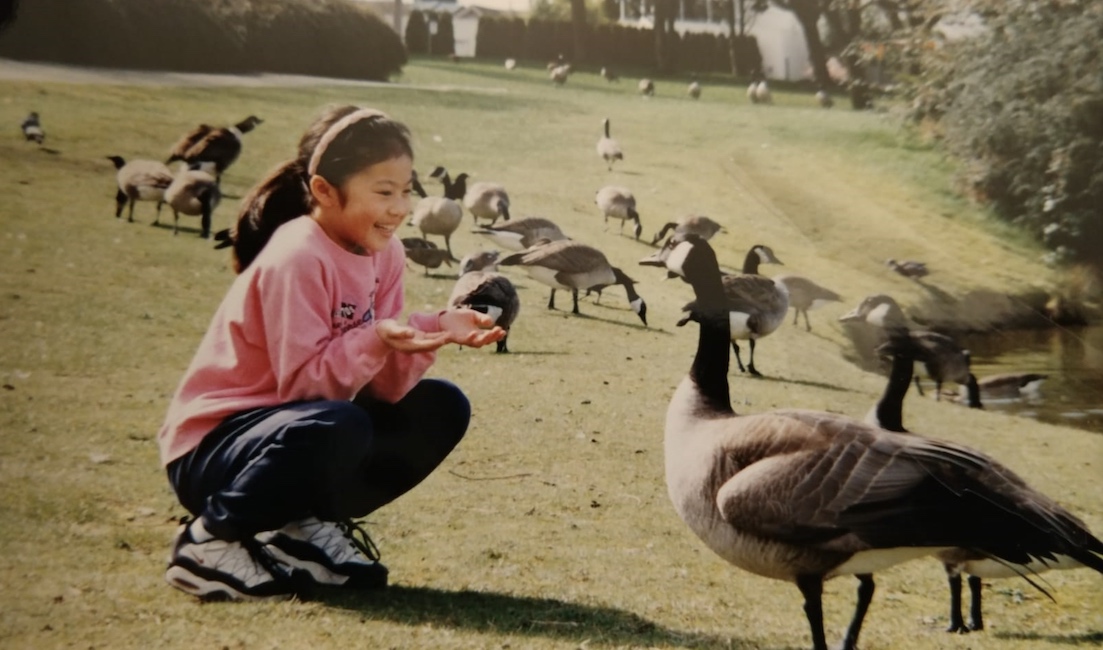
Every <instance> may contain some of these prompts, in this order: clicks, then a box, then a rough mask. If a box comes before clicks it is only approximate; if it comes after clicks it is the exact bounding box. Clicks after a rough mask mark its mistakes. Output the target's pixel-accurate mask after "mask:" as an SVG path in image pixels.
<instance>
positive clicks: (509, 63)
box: [506, 59, 517, 70]
mask: <svg viewBox="0 0 1103 650" xmlns="http://www.w3.org/2000/svg"><path fill="white" fill-rule="evenodd" d="M516 68H517V59H506V70H515V69H516Z"/></svg>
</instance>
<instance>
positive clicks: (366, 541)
mask: <svg viewBox="0 0 1103 650" xmlns="http://www.w3.org/2000/svg"><path fill="white" fill-rule="evenodd" d="M336 524H337V527H338V528H340V529H341V532H342V533H344V534H345V537H347V538H348V539H349V541H350V542H352V545H353V546H355V547H356V550H358V551H360V552H361V553H363V554H364V555H365V556H366V557H367V558H368V559H369V560H371V561H372V562H378V561H379V558H380V554H379V547H378V546H376V545H375V542H373V541H372V538H371V537H370V536H368V531H366V530H364V528H363V526H362V525H361V523H360V522H358V521H353V520H351V519H346V520H345V521H338V522H336Z"/></svg>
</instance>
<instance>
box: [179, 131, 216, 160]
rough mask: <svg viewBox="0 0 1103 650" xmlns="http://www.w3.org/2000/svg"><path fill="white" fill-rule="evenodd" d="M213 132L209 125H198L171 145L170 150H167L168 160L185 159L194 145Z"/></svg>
mask: <svg viewBox="0 0 1103 650" xmlns="http://www.w3.org/2000/svg"><path fill="white" fill-rule="evenodd" d="M213 130H214V127H213V126H211V125H209V124H200V125H199V126H197V127H195V128H194V129H192V130H191V131H188V132H187V133H185V134H184V135H183V136H182V137H181V138H180V139H179V140H177V141H176V144H174V145H172V149H170V150H169V156H170V159H174V160H184V159H185V158H187V154H188V150H189V149H191V148H192V147H194V146H195V145H196V143H198V142H199V141H200V140H202V139H203V138H204V137H206V136H207V134H208V133H210V132H211V131H213Z"/></svg>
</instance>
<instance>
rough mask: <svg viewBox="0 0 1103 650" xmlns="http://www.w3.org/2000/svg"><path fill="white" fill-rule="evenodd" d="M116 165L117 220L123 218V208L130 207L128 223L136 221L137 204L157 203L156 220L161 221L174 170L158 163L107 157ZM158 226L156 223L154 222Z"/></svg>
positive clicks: (127, 217)
mask: <svg viewBox="0 0 1103 650" xmlns="http://www.w3.org/2000/svg"><path fill="white" fill-rule="evenodd" d="M107 159H108V160H110V161H111V162H112V163H114V165H115V169H116V170H118V171H116V172H115V183H116V185H117V186H118V189H117V190H115V218H116V219H118V218H119V217H120V216H122V213H123V206H125V205H127V204H129V205H130V210H129V211H128V212H127V216H126V220H127V221H129V222H131V223H133V222H134V202H135V201H156V202H157V220H158V221H160V219H161V206H162V205H164V203H165V190H166V189H167V188H168V186H169V185H172V181H173V175H172V170H171V169H169V168H168V166H167V165H165V164H164V163H160V162H157V161H156V160H131V161H130V162H127V161H126V160H124V159H123V157H122V156H108V157H107ZM155 223H156V222H155Z"/></svg>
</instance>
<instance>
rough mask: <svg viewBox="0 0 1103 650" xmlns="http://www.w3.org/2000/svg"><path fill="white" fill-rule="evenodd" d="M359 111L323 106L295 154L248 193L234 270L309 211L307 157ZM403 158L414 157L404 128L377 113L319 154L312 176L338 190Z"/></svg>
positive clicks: (349, 128) (235, 242)
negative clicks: (361, 173) (378, 165)
mask: <svg viewBox="0 0 1103 650" xmlns="http://www.w3.org/2000/svg"><path fill="white" fill-rule="evenodd" d="M358 110H360V107H359V106H349V105H344V106H330V107H328V108H326V109H325V110H324V111H323V112H322V114H321V115H319V116H318V117H317V118H316V119H315V120H314V122H313V123H312V124H311V125H310V127H309V128H308V129H307V130H306V132H305V133H303V135H302V137H301V138H299V151H298V155H297V156H296V157H295V158H294V159H292V160H289V161H287V162H285V163H283V164H281V165H280V166H279V167H276V168H275V169H273V170H272V171H271V172H269V174H268V176H266V177H265V178H264V180H262V181H261V182H259V183H257V184H256V185H255V186H254V187H253V189H251V190H249V193H248V194H247V195H246V196H245V198H244V199H243V200H242V202H241V208H240V209H239V210H238V215H237V223H236V225H235V227H234V230H233V233H232V234H231V235H230V239H231V241H232V244H233V252H234V256H233V257H234V271H235V272H237V273H241V272H242V271H244V270H245V269H246V268H247V267H248V266H249V265H250V264H251V263H252V262H253V260H254V259H256V257H257V255H259V254H260V251H261V249H263V248H264V245H265V244H267V243H268V240H269V239H271V237H272V233H274V232H276V229H277V228H279V227H280V226H282V225H283V224H285V223H287V222H288V221H290V220H292V219H294V218H296V217H300V216H302V215H304V214H307V213H308V212H310V210H311V208H312V207H313V197H311V194H310V189H309V187H308V183H309V181H310V173H309V172H308V171H307V168H308V166H309V165H310V159H311V157H313V156H314V151H315V149H317V147H318V143H319V142H320V141H321V140H322V137H323V136H325V134H326V132H327V131H329V129H330V127H332V126H333V125H334V124H336V123H337V122H339V121H340V120H341V119H342V118H344V117H346V116H348V115H350V114H352V113H354V112H356V111H358ZM402 155H405V156H409V157H410V158H413V156H414V152H413V147H412V146H411V144H410V132H409V130H408V129H407V128H406V126H405V125H403V124H402V123H401V122H397V121H395V120H392V119H390V118H388V117H385V116H382V115H380V116H378V117H371V118H367V119H362V120H359V121H356V122H353V123H352V124H350V125H348V126H347V127H345V128H344V129H343V130H342V131H341V132H340V133H338V134H336V137H333V138H332V140H331V141H330V142H329V144H328V145H327V146H326V148H325V150H324V151H323V152H322V153H321V157H320V159H319V161H318V169H317V172H316V173H317V174H318V175H319V176H321V177H322V178H324V179H326V181H327V182H329V183H330V184H331V185H333V186H334V187H337V188H338V190H340V188H341V186H342V185H344V183H345V181H347V180H348V179H349V177H351V176H353V175H354V174H356V173H357V172H359V171H361V170H363V169H366V168H367V167H370V166H372V165H374V164H376V163H379V162H382V161H384V160H389V159H391V158H395V157H398V156H402ZM342 198H343V197H342Z"/></svg>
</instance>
